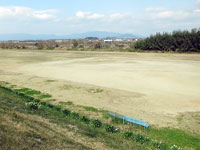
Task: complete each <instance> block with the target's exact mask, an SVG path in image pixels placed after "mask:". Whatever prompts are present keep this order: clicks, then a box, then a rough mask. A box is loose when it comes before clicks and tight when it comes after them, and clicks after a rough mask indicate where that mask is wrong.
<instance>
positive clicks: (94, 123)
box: [92, 120, 102, 128]
mask: <svg viewBox="0 0 200 150" xmlns="http://www.w3.org/2000/svg"><path fill="white" fill-rule="evenodd" d="M92 124H93V126H94V127H95V128H100V127H101V126H102V122H101V121H100V120H93V121H92Z"/></svg>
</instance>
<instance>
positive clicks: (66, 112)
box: [63, 109, 71, 116]
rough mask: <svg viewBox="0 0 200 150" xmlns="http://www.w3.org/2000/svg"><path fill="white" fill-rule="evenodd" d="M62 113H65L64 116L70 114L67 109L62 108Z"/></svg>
mask: <svg viewBox="0 0 200 150" xmlns="http://www.w3.org/2000/svg"><path fill="white" fill-rule="evenodd" d="M63 113H64V114H65V115H66V116H69V115H70V114H71V111H70V110H68V109H64V110H63Z"/></svg>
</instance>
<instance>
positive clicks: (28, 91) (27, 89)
mask: <svg viewBox="0 0 200 150" xmlns="http://www.w3.org/2000/svg"><path fill="white" fill-rule="evenodd" d="M15 91H16V92H22V93H24V94H26V95H40V94H41V92H40V91H37V90H32V89H29V88H22V89H16V90H15Z"/></svg>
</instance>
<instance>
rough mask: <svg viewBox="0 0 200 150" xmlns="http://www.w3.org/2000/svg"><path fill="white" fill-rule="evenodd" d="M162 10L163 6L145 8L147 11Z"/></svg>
mask: <svg viewBox="0 0 200 150" xmlns="http://www.w3.org/2000/svg"><path fill="white" fill-rule="evenodd" d="M163 10H165V9H164V8H160V7H158V8H152V7H150V8H145V11H147V12H155V11H163Z"/></svg>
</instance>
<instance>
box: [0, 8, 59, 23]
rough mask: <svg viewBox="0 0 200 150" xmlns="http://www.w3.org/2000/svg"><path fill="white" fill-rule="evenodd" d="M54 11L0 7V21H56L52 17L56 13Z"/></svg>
mask: <svg viewBox="0 0 200 150" xmlns="http://www.w3.org/2000/svg"><path fill="white" fill-rule="evenodd" d="M57 12H58V10H56V9H46V10H34V9H32V8H29V7H21V6H20V7H18V6H9V7H0V19H1V20H2V19H19V20H22V19H37V20H49V19H56V16H55V15H54V14H55V13H57Z"/></svg>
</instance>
